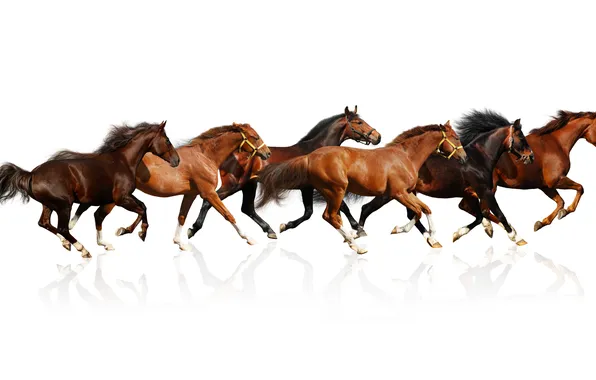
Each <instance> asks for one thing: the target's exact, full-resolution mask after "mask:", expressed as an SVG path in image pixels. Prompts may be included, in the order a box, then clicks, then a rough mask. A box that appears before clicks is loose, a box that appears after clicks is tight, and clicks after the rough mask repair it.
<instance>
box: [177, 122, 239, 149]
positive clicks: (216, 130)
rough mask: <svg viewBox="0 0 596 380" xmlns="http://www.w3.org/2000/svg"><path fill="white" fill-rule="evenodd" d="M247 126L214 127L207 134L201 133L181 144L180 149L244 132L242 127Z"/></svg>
mask: <svg viewBox="0 0 596 380" xmlns="http://www.w3.org/2000/svg"><path fill="white" fill-rule="evenodd" d="M245 125H248V124H236V123H234V124H232V125H224V126H221V127H213V128H211V129H208V130H206V131H205V132H203V133H201V134H200V135H198V136H197V137H195V138H193V139H190V140H188V141H186V142H184V143H182V144H180V145H179V146H178V147H180V146H195V145H197V144H200V143H202V142H204V141H205V140H210V139H213V138H216V137H219V136H221V135H223V134H225V133H228V132H242V131H243V129H242V127H243V126H245Z"/></svg>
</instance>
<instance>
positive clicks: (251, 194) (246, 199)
mask: <svg viewBox="0 0 596 380" xmlns="http://www.w3.org/2000/svg"><path fill="white" fill-rule="evenodd" d="M256 196H257V182H256V181H250V182H247V183H246V184H245V185H244V186H243V187H242V208H241V210H242V212H243V213H244V214H246V215H248V216H249V217H250V218H251V219H252V220H253V221H254V222H255V223H257V224H258V225H259V227H261V229H262V230H263V232H265V233H266V234H267V237H268V238H269V239H277V235H276V234H275V231H273V229H271V226H269V224H268V223H267V222H266V221H264V220H263V218H261V217H260V216H259V214H257V212H256V211H255V198H256Z"/></svg>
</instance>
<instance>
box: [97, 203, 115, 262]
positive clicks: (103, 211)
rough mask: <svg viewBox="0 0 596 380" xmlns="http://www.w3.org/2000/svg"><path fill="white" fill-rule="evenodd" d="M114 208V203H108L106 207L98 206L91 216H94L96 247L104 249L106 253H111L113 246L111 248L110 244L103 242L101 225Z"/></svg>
mask: <svg viewBox="0 0 596 380" xmlns="http://www.w3.org/2000/svg"><path fill="white" fill-rule="evenodd" d="M114 206H116V204H114V203H109V204H107V205H103V206H100V207H98V208H97V210H96V211H95V213H94V214H93V215H94V216H95V229H96V230H97V245H99V246H101V247H104V248H105V249H106V251H113V250H114V246H112V244H110V243H108V242H107V241H105V240H103V232H102V223H103V221H104V219H105V218H106V216H108V214H109V213H110V212H112V210H113V209H114Z"/></svg>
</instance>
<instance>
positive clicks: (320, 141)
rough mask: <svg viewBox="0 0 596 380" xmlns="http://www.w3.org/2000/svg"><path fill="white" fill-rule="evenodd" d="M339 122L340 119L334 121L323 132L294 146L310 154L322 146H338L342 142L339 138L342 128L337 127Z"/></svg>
mask: <svg viewBox="0 0 596 380" xmlns="http://www.w3.org/2000/svg"><path fill="white" fill-rule="evenodd" d="M340 120H341V118H340V119H338V120H336V121H334V122H333V124H332V125H330V126H329V127H328V128H326V129H325V130H322V131H320V132H319V133H318V134H317V135H316V136H314V137H313V138H311V139H309V140H306V141H301V142H299V143H297V144H296V145H297V146H299V147H300V148H301V149H302V150H304V151H308V152H312V151H314V150H316V149H319V148H321V147H324V146H340V145H341V143H342V142H343V140H342V138H341V136H342V131H343V128H340V126H339V125H338V124H339V121H340Z"/></svg>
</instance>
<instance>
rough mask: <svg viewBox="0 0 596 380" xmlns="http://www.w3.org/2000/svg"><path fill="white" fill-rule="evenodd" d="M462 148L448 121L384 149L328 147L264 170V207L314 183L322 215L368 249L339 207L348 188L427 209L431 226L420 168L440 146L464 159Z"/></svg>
mask: <svg viewBox="0 0 596 380" xmlns="http://www.w3.org/2000/svg"><path fill="white" fill-rule="evenodd" d="M460 148H461V144H460V142H459V138H458V137H457V135H456V133H455V132H454V131H453V129H452V128H451V126H450V124H449V122H447V123H446V124H445V125H428V126H425V127H416V128H413V129H410V130H408V131H406V132H403V133H402V134H400V135H399V136H397V137H396V138H395V139H394V140H393V141H392V142H391V143H389V144H387V145H386V146H385V147H383V148H376V149H371V150H364V149H356V148H345V147H323V148H320V149H317V150H316V151H314V152H313V153H310V154H307V155H304V156H300V157H297V158H294V159H292V160H289V161H286V162H282V163H277V164H270V165H267V166H266V167H265V168H264V169H263V170H261V172H260V173H259V174H258V179H259V182H261V183H262V185H263V190H262V194H261V198H260V200H259V206H263V205H265V204H267V203H268V202H270V201H271V200H276V201H279V200H280V199H282V197H283V194H284V193H285V192H286V191H287V190H288V189H300V188H304V187H314V188H315V189H316V190H317V191H318V192H319V193H320V194H321V195H322V196H323V197H324V198H325V200H326V201H327V207H326V208H325V212H324V213H323V219H325V220H326V221H327V222H328V223H329V224H331V225H332V226H333V227H334V228H335V229H336V230H337V231H338V232H339V233H340V234H341V235H342V237H343V238H344V239H345V241H346V242H347V243H348V244H349V246H350V248H352V249H353V250H354V251H356V252H357V253H360V254H362V253H365V252H366V250H364V249H362V248H360V247H358V246H357V245H356V243H355V242H354V236H352V234H350V233H349V232H347V231H345V230H344V229H343V227H342V219H341V216H340V215H339V208H340V206H341V203H342V200H343V198H344V196H345V195H346V193H353V194H356V195H361V196H383V195H385V196H387V197H389V198H391V199H396V200H397V201H399V202H400V203H401V204H403V205H404V206H406V207H407V208H408V209H410V210H412V211H413V213H414V218H413V219H414V220H418V219H420V217H421V216H422V213H424V214H425V215H426V216H427V218H428V221H429V224H431V225H432V218H431V215H430V214H431V211H430V209H429V208H428V206H426V205H425V204H424V203H423V202H422V201H420V199H418V198H417V197H416V196H415V195H414V194H412V191H413V190H414V189H415V187H416V179H417V178H418V170H419V169H420V167H421V166H422V164H424V162H425V161H426V159H427V158H428V156H430V155H431V154H432V153H433V152H434V151H437V150H439V151H440V152H443V153H444V154H446V155H448V156H453V157H454V158H456V159H458V160H460V161H462V162H463V161H465V159H466V153H465V151H464V150H463V149H460ZM432 230H433V228H431V231H432ZM427 242H428V243H429V245H431V246H432V247H433V248H439V247H440V246H441V245H440V244H439V243H438V242H437V241H436V240H435V239H434V236H432V235H431V236H429V237H428V238H427Z"/></svg>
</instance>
